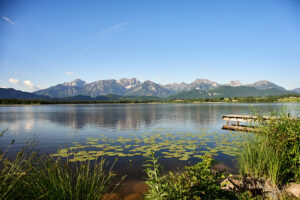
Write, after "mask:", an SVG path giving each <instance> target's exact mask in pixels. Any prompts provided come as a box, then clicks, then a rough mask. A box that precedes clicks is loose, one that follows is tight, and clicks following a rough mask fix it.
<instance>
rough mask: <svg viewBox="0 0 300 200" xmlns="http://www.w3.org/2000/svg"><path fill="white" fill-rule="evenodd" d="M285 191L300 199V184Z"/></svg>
mask: <svg viewBox="0 0 300 200" xmlns="http://www.w3.org/2000/svg"><path fill="white" fill-rule="evenodd" d="M285 191H286V192H287V193H289V194H291V195H293V196H295V197H297V198H300V184H296V183H292V184H290V185H289V186H288V187H287V188H286V189H285Z"/></svg>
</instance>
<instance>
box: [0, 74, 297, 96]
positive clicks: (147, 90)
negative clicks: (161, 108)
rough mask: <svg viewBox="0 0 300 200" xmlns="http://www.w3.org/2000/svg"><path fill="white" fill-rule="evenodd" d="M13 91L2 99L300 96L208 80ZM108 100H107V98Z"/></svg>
mask: <svg viewBox="0 0 300 200" xmlns="http://www.w3.org/2000/svg"><path fill="white" fill-rule="evenodd" d="M23 93H24V94H23V95H22V91H18V90H14V89H11V88H10V89H3V88H2V89H0V98H21V99H29V98H32V99H33V98H35V99H38V98H40V99H46V98H52V99H53V98H55V99H57V98H64V99H67V98H69V99H73V100H74V99H76V98H79V99H97V97H99V96H100V97H101V98H104V97H103V96H105V95H117V96H131V97H134V96H154V97H168V98H169V99H188V98H214V97H248V96H253V97H260V96H270V95H274V96H275V95H285V94H296V93H299V94H300V88H296V89H294V90H286V89H285V88H283V87H281V86H279V85H276V84H275V83H272V82H269V81H258V82H255V83H253V84H242V83H241V82H240V81H238V80H235V81H230V82H229V83H227V84H223V85H222V84H219V83H217V82H214V81H210V80H207V79H196V80H195V81H193V82H192V83H184V82H181V83H172V84H166V85H162V84H158V83H155V82H152V81H149V80H147V81H144V82H142V81H139V80H137V79H136V78H131V79H127V78H122V79H119V80H115V79H109V80H99V81H94V82H91V83H86V82H85V81H83V80H81V79H76V80H74V81H71V82H64V83H61V84H57V85H55V86H51V87H49V88H46V89H43V90H38V91H35V92H33V93H28V92H23ZM105 98H106V97H105Z"/></svg>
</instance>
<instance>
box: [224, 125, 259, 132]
mask: <svg viewBox="0 0 300 200" xmlns="http://www.w3.org/2000/svg"><path fill="white" fill-rule="evenodd" d="M222 129H225V130H232V131H245V132H253V131H254V130H255V128H254V127H250V126H238V125H223V127H222Z"/></svg>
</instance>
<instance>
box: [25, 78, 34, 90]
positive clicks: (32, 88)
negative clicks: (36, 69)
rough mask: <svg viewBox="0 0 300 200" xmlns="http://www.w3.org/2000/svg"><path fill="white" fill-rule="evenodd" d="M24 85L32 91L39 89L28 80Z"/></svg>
mask: <svg viewBox="0 0 300 200" xmlns="http://www.w3.org/2000/svg"><path fill="white" fill-rule="evenodd" d="M23 83H24V85H26V86H27V87H28V88H29V89H31V90H34V89H37V87H36V86H35V85H34V84H33V83H32V82H31V81H30V80H26V81H24V82H23Z"/></svg>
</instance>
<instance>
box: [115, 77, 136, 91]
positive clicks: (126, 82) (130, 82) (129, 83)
mask: <svg viewBox="0 0 300 200" xmlns="http://www.w3.org/2000/svg"><path fill="white" fill-rule="evenodd" d="M117 82H118V83H119V84H120V85H122V86H123V87H125V88H126V89H130V88H132V87H135V86H137V85H140V84H141V82H140V81H139V80H137V79H136V78H131V79H128V78H121V79H120V80H118V81H117Z"/></svg>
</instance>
